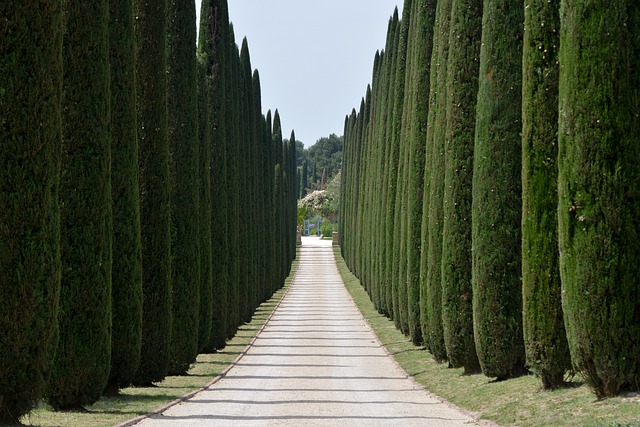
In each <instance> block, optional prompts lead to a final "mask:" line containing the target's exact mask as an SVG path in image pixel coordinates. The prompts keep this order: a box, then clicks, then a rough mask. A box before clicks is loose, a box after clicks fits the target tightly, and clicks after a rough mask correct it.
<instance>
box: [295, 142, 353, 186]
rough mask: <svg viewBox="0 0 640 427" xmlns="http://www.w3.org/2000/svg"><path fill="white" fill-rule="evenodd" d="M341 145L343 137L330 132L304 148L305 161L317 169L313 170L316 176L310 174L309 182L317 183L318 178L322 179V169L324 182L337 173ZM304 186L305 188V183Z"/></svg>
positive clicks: (340, 157)
mask: <svg viewBox="0 0 640 427" xmlns="http://www.w3.org/2000/svg"><path fill="white" fill-rule="evenodd" d="M343 145H344V138H343V137H339V136H337V135H335V134H331V135H329V136H328V137H326V138H320V139H318V140H317V141H316V142H315V144H313V145H312V146H311V147H309V148H308V149H307V150H305V151H306V159H307V162H308V163H311V165H313V169H314V170H316V171H317V172H315V174H316V176H313V175H312V176H311V183H310V184H318V185H319V183H320V180H321V179H322V171H323V170H325V171H326V173H327V178H326V182H329V181H330V180H331V178H333V177H334V176H335V175H336V174H337V173H338V171H339V170H340V164H341V163H342V147H343ZM307 168H308V166H307ZM307 173H308V172H307ZM303 176H304V175H303ZM326 182H325V184H326ZM310 184H309V185H310ZM305 188H307V186H306V185H305ZM318 188H319V187H318Z"/></svg>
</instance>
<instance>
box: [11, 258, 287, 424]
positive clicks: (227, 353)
mask: <svg viewBox="0 0 640 427" xmlns="http://www.w3.org/2000/svg"><path fill="white" fill-rule="evenodd" d="M296 268H297V261H294V263H293V267H292V269H291V275H290V276H289V278H287V280H286V282H285V286H284V287H283V288H281V289H280V290H279V291H277V292H276V293H275V294H274V295H273V296H272V297H271V299H270V300H269V301H266V302H265V303H263V304H262V305H260V306H259V307H258V308H257V309H256V311H255V313H254V315H253V318H252V319H251V322H249V323H246V324H245V325H243V326H242V327H240V329H239V330H238V332H237V333H236V335H235V337H233V339H231V340H229V341H228V342H227V346H226V347H225V348H224V349H223V350H221V351H219V352H218V353H215V354H200V355H199V356H198V358H197V361H196V363H195V364H194V365H193V366H192V367H191V369H190V370H189V372H188V375H187V376H177V377H176V376H170V377H167V378H166V379H165V380H164V381H162V382H161V383H157V384H156V387H153V388H147V387H131V388H126V389H123V390H122V391H121V393H120V395H119V396H118V397H103V398H101V399H100V400H99V401H98V402H97V403H95V404H94V405H91V406H87V407H86V408H85V409H86V411H83V412H79V411H73V412H56V411H53V410H52V409H51V408H50V407H49V406H48V405H46V404H45V403H44V402H43V403H41V404H40V406H39V407H37V408H36V409H35V410H34V411H33V412H32V413H31V414H29V415H26V416H25V417H24V419H23V420H22V423H23V425H27V426H41V427H89V426H91V427H98V426H114V425H117V424H120V423H123V422H125V421H127V420H130V419H132V418H136V417H138V416H140V415H144V414H147V413H149V412H151V411H154V410H155V409H157V408H159V407H161V406H164V405H167V404H168V403H170V402H172V401H174V400H176V399H178V398H180V397H182V396H184V395H186V394H189V393H191V392H193V391H194V390H197V389H199V388H201V387H203V386H204V385H206V384H208V383H209V382H210V381H212V380H213V378H215V377H216V376H217V375H219V374H220V373H221V372H223V371H224V370H225V369H226V368H227V367H228V366H229V365H231V364H232V363H233V361H234V360H236V358H237V357H238V356H239V355H240V354H242V353H243V352H244V351H245V349H246V347H247V345H249V343H250V342H251V341H252V340H253V338H254V337H255V336H256V334H257V333H258V331H260V329H261V328H262V326H263V325H264V324H265V322H266V321H267V319H268V318H269V316H270V315H271V313H272V312H273V310H274V309H275V308H276V306H277V305H278V304H279V302H280V301H281V300H282V297H283V296H284V294H285V293H286V291H287V290H288V289H289V285H290V283H291V280H292V278H293V275H294V273H295V271H296Z"/></svg>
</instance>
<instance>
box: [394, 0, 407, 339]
mask: <svg viewBox="0 0 640 427" xmlns="http://www.w3.org/2000/svg"><path fill="white" fill-rule="evenodd" d="M410 11H411V0H405V2H404V6H403V10H402V21H401V22H400V29H399V33H400V34H399V44H398V57H397V63H396V67H397V74H396V81H395V95H394V104H395V105H394V116H393V125H392V132H391V138H393V143H394V144H397V145H398V146H399V156H398V168H397V169H398V170H397V172H398V174H397V177H396V183H397V184H396V193H395V197H396V202H395V211H394V216H393V224H395V226H394V231H395V232H394V233H393V251H392V253H393V267H392V268H393V269H392V282H391V287H392V292H393V320H394V321H395V324H396V327H397V328H398V329H399V330H401V331H402V332H403V333H405V334H406V333H408V332H409V326H408V313H407V308H408V301H407V282H406V265H405V262H406V239H405V238H404V237H405V235H406V220H405V219H404V216H405V215H404V214H405V212H406V201H407V193H408V190H407V186H406V179H407V176H408V174H407V171H408V155H407V153H408V147H407V145H408V144H407V143H406V141H404V140H402V138H401V132H402V117H403V107H404V99H405V95H406V93H405V83H406V74H405V73H406V65H407V61H406V59H407V44H408V35H409V23H410V22H409V21H410Z"/></svg>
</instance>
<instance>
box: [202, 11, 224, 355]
mask: <svg viewBox="0 0 640 427" xmlns="http://www.w3.org/2000/svg"><path fill="white" fill-rule="evenodd" d="M207 3H208V4H209V8H210V10H211V12H210V13H208V15H207V17H208V20H207V21H206V22H205V23H203V25H205V31H206V32H205V33H204V36H203V37H204V40H203V43H204V45H205V46H204V48H205V49H206V51H207V54H208V64H207V71H206V73H207V79H208V81H209V85H210V86H209V87H208V88H207V90H208V92H207V95H206V96H207V100H208V101H207V106H208V109H209V111H208V122H209V123H210V127H209V130H208V132H210V145H209V146H208V147H206V150H207V151H208V154H207V158H208V159H209V161H208V162H207V174H208V180H209V182H210V193H209V198H210V200H211V209H210V211H209V212H208V213H207V215H208V218H207V219H208V221H210V225H209V227H208V229H209V231H208V232H209V233H210V236H211V243H210V244H211V254H212V255H211V256H212V260H211V266H210V267H209V268H210V270H211V275H212V292H213V301H212V307H213V312H212V314H211V316H212V318H211V319H212V320H211V321H212V326H211V335H210V339H209V341H208V342H207V345H206V347H205V350H206V351H210V352H212V351H215V350H217V349H220V348H223V347H224V346H225V343H226V337H227V334H226V329H227V327H226V324H225V322H226V317H227V316H226V315H225V310H226V307H227V290H228V283H229V257H230V255H229V239H228V234H229V233H228V232H229V225H228V211H229V206H228V203H226V202H225V201H226V200H228V197H229V195H228V190H229V188H228V185H229V184H228V167H227V161H228V160H227V157H228V156H227V145H228V143H227V141H226V130H227V129H226V127H227V123H226V121H225V120H224V117H225V114H226V111H227V110H226V108H227V105H226V103H225V102H224V100H225V97H226V86H227V85H226V81H227V80H226V78H227V76H226V74H227V73H226V68H227V64H226V59H227V57H228V52H227V49H226V46H227V36H228V31H227V26H228V14H227V3H226V1H208V2H207Z"/></svg>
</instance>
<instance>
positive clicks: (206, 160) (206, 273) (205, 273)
mask: <svg viewBox="0 0 640 427" xmlns="http://www.w3.org/2000/svg"><path fill="white" fill-rule="evenodd" d="M208 16H209V2H206V1H205V2H202V5H201V8H200V27H199V29H198V31H199V33H198V34H199V36H198V53H197V61H198V65H197V66H198V163H199V164H198V179H199V183H198V189H199V195H198V230H199V232H198V236H199V243H198V246H199V249H200V256H199V258H200V310H199V314H198V319H199V320H198V350H199V352H201V351H203V350H204V349H205V347H206V346H207V345H208V344H209V338H210V336H211V333H212V330H211V323H212V318H213V305H212V299H213V294H212V275H211V267H212V262H211V182H210V175H209V173H210V172H209V165H210V163H211V152H210V150H209V146H210V145H211V124H210V123H209V91H210V90H211V89H210V82H209V79H208V77H207V67H208V64H209V53H208V52H207V44H206V34H207V29H208V22H209V21H208ZM225 303H226V301H225ZM225 334H226V331H225Z"/></svg>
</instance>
